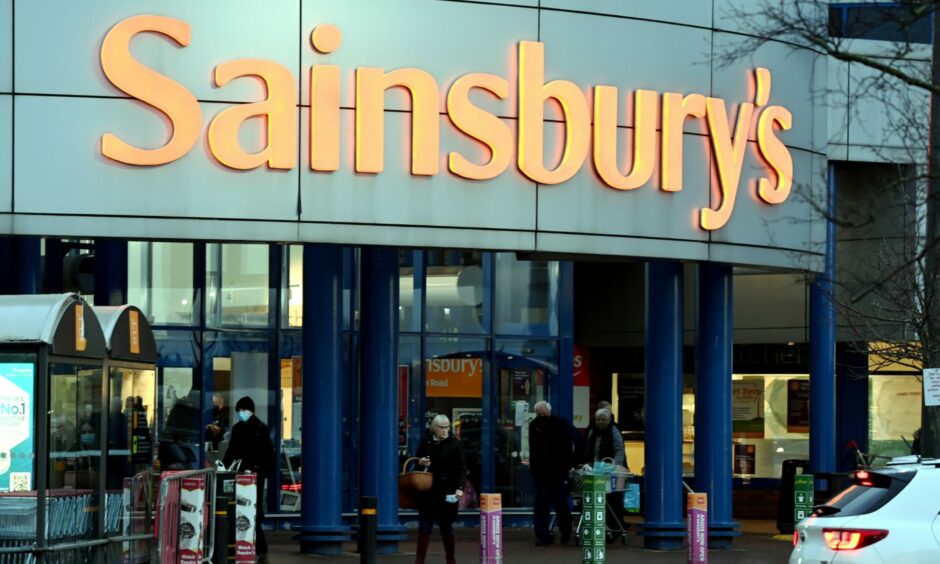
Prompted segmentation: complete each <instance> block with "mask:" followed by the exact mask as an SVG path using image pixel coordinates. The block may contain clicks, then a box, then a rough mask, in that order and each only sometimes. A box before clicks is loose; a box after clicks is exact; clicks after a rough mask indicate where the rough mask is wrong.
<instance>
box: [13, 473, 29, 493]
mask: <svg viewBox="0 0 940 564" xmlns="http://www.w3.org/2000/svg"><path fill="white" fill-rule="evenodd" d="M29 474H30V473H29V472H10V491H11V492H28V491H29V490H30V489H31V488H30V487H29Z"/></svg>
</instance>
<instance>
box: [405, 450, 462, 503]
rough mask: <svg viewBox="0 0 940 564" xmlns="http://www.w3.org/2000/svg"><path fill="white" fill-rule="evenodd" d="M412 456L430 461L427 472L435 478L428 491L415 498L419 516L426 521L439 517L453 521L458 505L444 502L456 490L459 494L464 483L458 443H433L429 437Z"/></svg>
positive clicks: (460, 451)
mask: <svg viewBox="0 0 940 564" xmlns="http://www.w3.org/2000/svg"><path fill="white" fill-rule="evenodd" d="M415 456H417V457H418V458H423V457H425V456H427V457H429V458H430V459H431V466H430V467H429V468H428V470H429V471H430V472H431V474H434V483H433V485H432V486H431V489H430V490H428V491H425V492H420V493H419V494H418V496H417V502H418V513H419V515H420V516H421V517H422V518H425V519H427V518H429V517H430V518H433V517H439V516H444V517H456V516H457V505H458V504H456V503H447V501H446V500H445V498H446V497H447V496H448V495H450V494H452V493H454V492H455V491H457V490H462V489H463V488H464V483H465V482H466V480H467V462H466V459H465V458H464V454H463V447H462V446H460V441H458V440H457V439H456V438H454V437H447V438H446V439H444V440H443V441H436V440H434V438H433V437H431V436H429V437H427V438H426V439H425V440H424V441H423V442H422V443H421V446H419V447H418V452H417V453H416V454H415Z"/></svg>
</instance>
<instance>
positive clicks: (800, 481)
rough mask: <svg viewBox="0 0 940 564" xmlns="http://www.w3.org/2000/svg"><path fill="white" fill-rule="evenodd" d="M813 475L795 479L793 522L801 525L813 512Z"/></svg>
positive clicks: (804, 475)
mask: <svg viewBox="0 0 940 564" xmlns="http://www.w3.org/2000/svg"><path fill="white" fill-rule="evenodd" d="M813 487H814V486H813V475H812V474H797V475H796V476H794V477H793V522H794V523H799V522H800V521H802V520H803V519H805V518H807V517H809V515H810V514H811V513H812V512H813V505H814V504H813Z"/></svg>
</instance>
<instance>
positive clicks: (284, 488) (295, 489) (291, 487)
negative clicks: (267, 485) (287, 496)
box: [281, 484, 300, 492]
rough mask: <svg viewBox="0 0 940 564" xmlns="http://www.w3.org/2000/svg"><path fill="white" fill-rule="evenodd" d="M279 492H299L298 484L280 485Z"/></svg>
mask: <svg viewBox="0 0 940 564" xmlns="http://www.w3.org/2000/svg"><path fill="white" fill-rule="evenodd" d="M281 491H285V492H299V491H300V484H281Z"/></svg>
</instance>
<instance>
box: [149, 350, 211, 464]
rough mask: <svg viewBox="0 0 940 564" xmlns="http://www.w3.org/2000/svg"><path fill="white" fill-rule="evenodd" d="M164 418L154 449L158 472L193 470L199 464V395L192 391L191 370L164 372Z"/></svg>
mask: <svg viewBox="0 0 940 564" xmlns="http://www.w3.org/2000/svg"><path fill="white" fill-rule="evenodd" d="M162 370H163V388H162V390H163V414H162V416H161V418H160V425H159V433H160V442H159V445H158V448H157V458H158V459H159V463H160V469H161V470H192V469H195V467H196V465H197V463H198V462H197V461H198V460H199V440H200V437H199V435H200V428H201V426H202V415H201V413H200V409H199V406H200V401H201V395H200V393H199V391H198V390H193V369H192V368H188V367H179V368H178V367H169V366H168V367H166V368H163V369H162Z"/></svg>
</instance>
